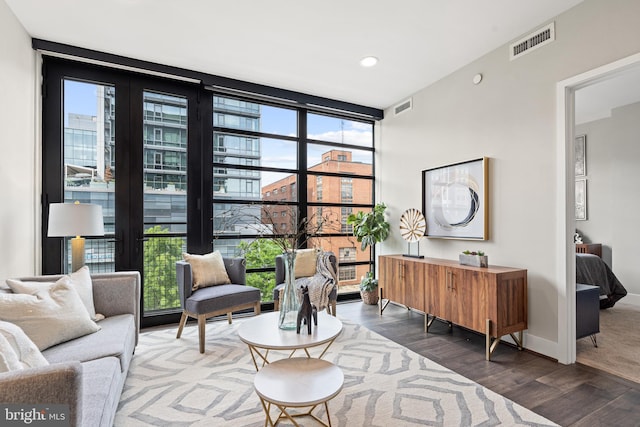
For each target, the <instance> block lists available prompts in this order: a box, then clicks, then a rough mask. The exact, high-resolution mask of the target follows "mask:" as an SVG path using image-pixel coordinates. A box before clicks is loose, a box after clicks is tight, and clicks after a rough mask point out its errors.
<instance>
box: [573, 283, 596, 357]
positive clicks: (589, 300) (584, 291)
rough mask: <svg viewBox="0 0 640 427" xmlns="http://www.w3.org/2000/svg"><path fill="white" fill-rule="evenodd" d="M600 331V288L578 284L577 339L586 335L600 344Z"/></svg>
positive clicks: (594, 342)
mask: <svg viewBox="0 0 640 427" xmlns="http://www.w3.org/2000/svg"><path fill="white" fill-rule="evenodd" d="M598 332H600V288H599V287H598V286H591V285H583V284H582V283H577V284H576V339H580V338H584V337H586V336H588V337H590V338H591V342H593V345H594V346H596V347H597V346H598V342H597V341H596V334H597V333H598Z"/></svg>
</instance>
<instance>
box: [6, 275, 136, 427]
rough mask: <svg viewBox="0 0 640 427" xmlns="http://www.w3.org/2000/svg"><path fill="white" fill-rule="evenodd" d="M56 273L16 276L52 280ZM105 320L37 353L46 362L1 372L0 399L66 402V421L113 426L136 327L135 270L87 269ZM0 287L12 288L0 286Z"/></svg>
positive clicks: (97, 308)
mask: <svg viewBox="0 0 640 427" xmlns="http://www.w3.org/2000/svg"><path fill="white" fill-rule="evenodd" d="M60 277H61V276H37V277H28V278H21V280H24V281H43V282H51V281H55V280H57V279H58V278H60ZM91 280H92V284H93V300H94V304H95V308H96V312H97V313H101V314H104V316H105V319H104V320H101V321H100V322H98V324H99V325H100V326H101V329H100V330H99V331H98V332H95V333H93V334H89V335H85V336H83V337H80V338H77V339H74V340H71V341H67V342H64V343H61V344H58V345H55V346H53V347H50V348H48V349H46V350H44V351H43V352H42V354H43V356H44V357H45V358H46V359H47V361H48V362H49V363H50V365H49V366H45V367H41V368H31V369H25V370H19V371H13V372H7V373H1V374H0V402H2V403H24V404H32V405H33V404H41V403H42V404H44V403H46V404H62V405H69V410H70V414H69V415H70V421H71V423H70V424H71V426H78V427H80V426H82V427H84V426H92V427H94V426H112V425H113V421H114V418H115V413H116V409H117V408H118V402H119V401H120V395H121V393H122V389H123V386H124V382H125V379H126V377H127V372H128V369H129V364H130V362H131V358H132V356H133V352H134V350H135V346H136V344H137V343H138V333H139V329H140V325H139V316H138V311H139V307H140V274H139V273H138V272H117V273H98V274H92V275H91ZM1 292H11V291H10V290H7V289H6V288H5V289H2V290H1Z"/></svg>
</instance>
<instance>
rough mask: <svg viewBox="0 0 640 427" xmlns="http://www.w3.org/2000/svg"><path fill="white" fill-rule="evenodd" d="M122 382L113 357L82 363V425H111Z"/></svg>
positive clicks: (118, 365) (97, 426) (118, 367)
mask: <svg viewBox="0 0 640 427" xmlns="http://www.w3.org/2000/svg"><path fill="white" fill-rule="evenodd" d="M123 383H124V378H123V375H122V374H121V373H120V363H119V362H118V359H117V358H115V357H103V358H102V359H97V360H91V361H88V362H84V363H82V424H81V425H82V426H96V427H99V426H105V427H107V426H108V427H111V426H112V425H113V421H114V418H115V409H116V407H117V405H118V401H119V399H120V393H121V392H122V385H123Z"/></svg>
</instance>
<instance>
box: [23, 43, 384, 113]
mask: <svg viewBox="0 0 640 427" xmlns="http://www.w3.org/2000/svg"><path fill="white" fill-rule="evenodd" d="M31 46H32V47H33V49H35V50H37V51H40V52H42V54H44V55H51V56H62V57H66V58H75V59H77V60H79V61H84V62H92V63H99V64H101V65H105V66H115V67H116V68H121V69H128V70H130V71H137V72H140V73H145V74H153V75H159V76H164V77H169V78H174V79H178V80H182V81H185V80H186V81H192V82H199V83H201V84H203V85H204V86H205V87H208V88H211V89H214V90H216V91H218V90H220V91H224V90H231V91H235V92H244V93H246V94H254V95H261V96H264V97H268V98H271V99H273V100H276V99H280V100H284V101H285V102H294V103H297V104H298V105H304V106H308V107H309V109H312V110H318V111H323V110H324V111H333V112H340V113H343V114H347V115H349V113H351V114H354V115H355V116H359V117H360V118H363V119H364V118H369V119H373V120H381V119H383V118H384V112H383V111H382V110H380V109H378V108H372V107H366V106H363V105H358V104H353V103H350V102H345V101H338V100H333V99H329V98H324V97H321V96H316V95H309V94H305V93H301V92H296V91H292V90H287V89H279V88H275V87H272V86H266V85H262V84H258V83H251V82H245V81H242V80H236V79H232V78H229V77H221V76H216V75H213V74H207V73H202V72H198V71H192V70H187V69H184V68H179V67H172V66H169V65H163V64H158V63H155V62H149V61H143V60H140V59H134V58H128V57H126V56H121V55H114V54H111V53H105V52H99V51H96V50H91V49H85V48H81V47H76V46H71V45H67V44H62V43H55V42H51V41H47V40H41V39H36V38H33V39H32V40H31Z"/></svg>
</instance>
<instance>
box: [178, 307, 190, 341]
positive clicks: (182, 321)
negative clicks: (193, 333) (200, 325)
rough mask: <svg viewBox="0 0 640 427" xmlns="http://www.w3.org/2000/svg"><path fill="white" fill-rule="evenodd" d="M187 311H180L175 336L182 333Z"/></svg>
mask: <svg viewBox="0 0 640 427" xmlns="http://www.w3.org/2000/svg"><path fill="white" fill-rule="evenodd" d="M187 317H189V316H187V313H185V312H184V311H183V312H182V317H180V324H179V325H178V333H177V334H176V338H180V335H182V329H184V325H185V323H187Z"/></svg>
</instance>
